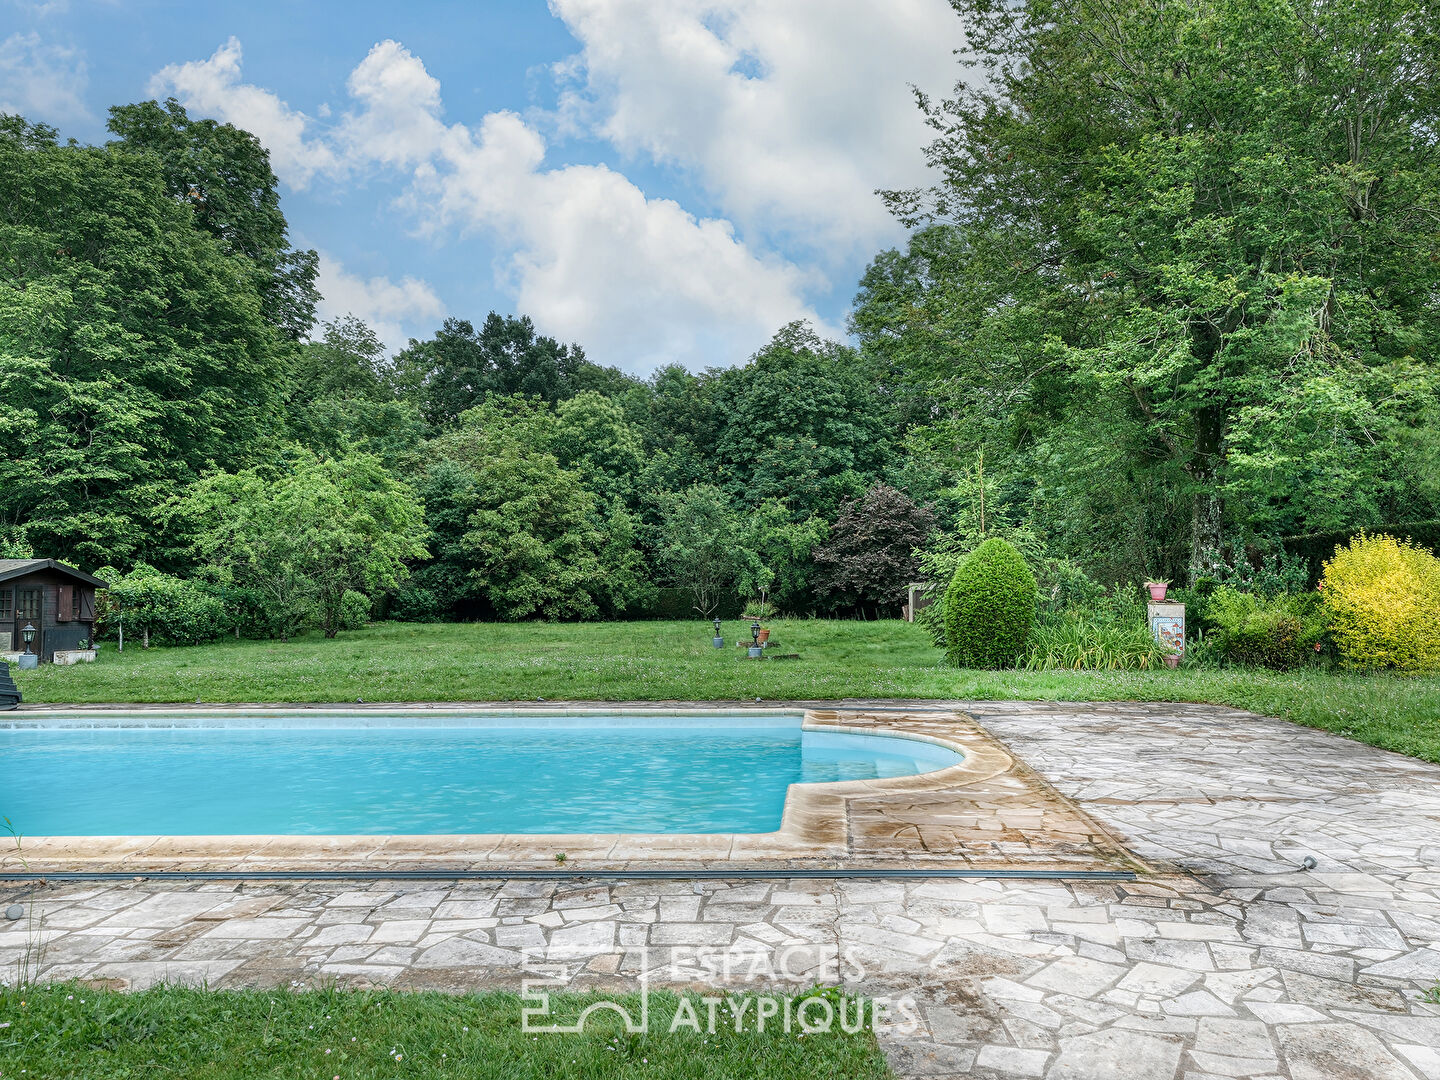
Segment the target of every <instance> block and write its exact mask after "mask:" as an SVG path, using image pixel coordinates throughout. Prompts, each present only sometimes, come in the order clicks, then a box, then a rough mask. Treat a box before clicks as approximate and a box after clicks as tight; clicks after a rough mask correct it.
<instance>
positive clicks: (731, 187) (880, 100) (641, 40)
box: [550, 0, 963, 259]
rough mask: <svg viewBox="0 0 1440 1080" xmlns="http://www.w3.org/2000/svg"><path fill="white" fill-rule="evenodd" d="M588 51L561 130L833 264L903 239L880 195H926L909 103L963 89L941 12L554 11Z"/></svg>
mask: <svg viewBox="0 0 1440 1080" xmlns="http://www.w3.org/2000/svg"><path fill="white" fill-rule="evenodd" d="M550 8H551V10H552V11H553V12H554V13H555V14H556V15H557V16H559V17H560V18H561V19H563V20H564V21H565V24H566V26H567V27H568V28H569V29H570V32H571V33H572V34H573V35H574V36H575V37H576V39H577V40H579V42H580V44H581V51H580V53H579V54H578V55H577V56H576V57H572V58H569V59H567V60H566V61H565V62H564V63H562V64H560V65H557V66H556V74H557V78H559V79H560V80H561V82H562V85H563V86H564V87H565V93H564V94H563V95H562V107H561V113H562V124H561V129H562V130H567V131H568V130H576V129H582V130H583V129H587V128H588V129H594V130H598V132H599V133H601V134H603V135H604V136H605V137H607V138H608V139H610V140H611V141H612V142H613V143H614V144H615V145H616V146H617V147H618V148H620V149H621V150H622V151H625V152H627V153H630V154H635V155H644V156H647V157H649V158H651V159H653V160H655V161H658V162H663V163H667V164H672V165H678V166H680V167H682V168H685V169H688V170H690V171H691V172H692V173H693V175H695V176H696V177H697V178H698V179H699V180H700V181H701V183H703V185H704V186H705V188H706V189H707V190H708V191H709V193H710V194H711V195H712V197H714V198H715V199H716V200H717V202H718V204H719V205H720V206H721V207H722V208H723V209H724V212H725V213H726V214H727V215H728V216H729V217H731V218H732V219H733V220H735V221H736V222H737V223H738V224H740V225H741V226H742V227H743V228H745V229H746V230H747V232H748V231H750V230H756V229H759V230H765V231H769V232H773V233H779V234H786V235H787V236H789V237H790V238H792V239H795V240H799V241H801V242H803V243H806V244H807V245H809V246H812V247H814V248H815V249H816V250H817V252H819V253H821V254H828V255H830V256H832V257H834V258H836V259H843V258H846V257H850V258H853V257H855V256H856V255H859V256H861V257H864V256H866V255H868V254H870V253H871V252H873V251H874V249H875V248H876V247H877V246H879V245H881V244H883V243H889V242H893V241H894V239H895V238H896V236H897V235H898V233H899V230H898V228H897V226H896V225H895V223H894V221H893V220H892V219H891V218H890V216H889V215H888V214H887V213H886V211H885V208H884V206H883V205H882V204H881V202H880V200H879V199H878V198H877V197H876V195H875V194H874V192H875V190H876V189H877V188H895V187H907V186H912V185H916V184H921V183H924V182H926V176H925V164H924V160H923V157H922V154H921V147H922V146H923V145H924V144H925V143H927V142H928V141H929V138H930V137H931V136H932V135H933V132H930V131H929V130H928V129H927V128H926V127H925V126H924V123H923V120H922V118H921V116H920V113H919V110H918V109H917V108H916V106H915V101H914V98H913V95H912V92H911V89H910V86H911V84H913V85H916V86H919V87H921V88H922V89H926V90H930V91H935V92H945V91H948V90H949V89H950V88H951V87H952V86H953V84H954V81H955V77H956V64H955V58H954V55H953V50H955V49H957V48H959V47H960V46H961V45H962V44H963V35H962V28H961V23H960V21H959V19H957V18H956V16H955V13H954V11H953V10H952V9H951V7H950V5H949V4H948V3H947V2H946V0H885V2H884V3H876V2H875V0H785V2H783V3H776V2H775V0H550Z"/></svg>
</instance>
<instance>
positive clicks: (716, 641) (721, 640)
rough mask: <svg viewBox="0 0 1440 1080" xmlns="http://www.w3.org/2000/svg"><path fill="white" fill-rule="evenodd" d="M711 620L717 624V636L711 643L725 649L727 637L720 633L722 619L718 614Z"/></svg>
mask: <svg viewBox="0 0 1440 1080" xmlns="http://www.w3.org/2000/svg"><path fill="white" fill-rule="evenodd" d="M711 621H712V622H713V623H714V624H715V637H714V638H713V639H712V640H711V642H710V644H712V645H714V646H715V648H717V649H723V648H724V647H725V638H724V637H722V636H721V634H720V619H719V617H718V616H717V617H716V618H714V619H712V620H711Z"/></svg>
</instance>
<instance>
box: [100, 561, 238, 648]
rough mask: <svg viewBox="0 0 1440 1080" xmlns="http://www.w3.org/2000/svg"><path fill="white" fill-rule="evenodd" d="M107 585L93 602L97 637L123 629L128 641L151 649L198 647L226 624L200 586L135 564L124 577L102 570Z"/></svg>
mask: <svg viewBox="0 0 1440 1080" xmlns="http://www.w3.org/2000/svg"><path fill="white" fill-rule="evenodd" d="M100 576H101V577H102V578H104V579H105V580H106V581H108V582H110V587H109V588H108V589H105V590H103V591H102V592H100V594H99V596H98V597H97V600H96V608H97V610H96V627H95V632H96V635H97V636H105V637H114V636H115V635H116V634H117V632H118V629H117V628H118V626H119V625H121V624H122V623H123V625H124V627H125V630H126V632H127V634H128V635H129V636H130V638H131V640H132V641H133V640H135V639H136V638H138V639H139V640H140V642H141V644H142V646H143V647H145V648H149V647H150V646H151V645H152V644H163V645H203V644H205V643H206V642H210V641H214V640H215V639H216V638H218V637H219V636H220V635H221V634H222V633H224V632H225V629H226V628H227V626H228V625H229V624H230V621H231V620H230V619H229V618H228V616H227V614H226V611H225V605H224V603H223V602H222V601H221V600H220V598H219V597H217V596H215V595H213V594H212V593H211V592H210V591H209V590H208V589H207V588H206V587H205V586H203V585H201V584H199V583H198V582H194V581H187V580H185V579H184V578H178V577H172V576H171V575H170V574H165V573H161V572H160V571H159V570H156V569H155V568H154V567H152V566H147V565H146V564H144V563H140V564H139V565H137V566H136V567H135V569H134V570H132V571H131V572H130V573H128V574H121V573H119V572H118V571H116V570H113V569H110V568H108V567H107V568H106V569H104V570H101V571H100Z"/></svg>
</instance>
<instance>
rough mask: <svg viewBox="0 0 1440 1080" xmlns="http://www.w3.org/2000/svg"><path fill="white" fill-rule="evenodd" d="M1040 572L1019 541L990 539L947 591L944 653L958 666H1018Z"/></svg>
mask: <svg viewBox="0 0 1440 1080" xmlns="http://www.w3.org/2000/svg"><path fill="white" fill-rule="evenodd" d="M1037 599H1038V593H1037V591H1036V588H1035V575H1034V573H1033V572H1032V571H1031V570H1030V567H1029V566H1027V565H1026V564H1025V559H1024V557H1023V556H1021V554H1020V553H1019V552H1018V551H1016V550H1015V547H1014V545H1012V544H1010V543H1009V542H1008V541H1005V540H1001V539H1000V538H998V537H992V538H991V539H989V540H986V541H985V542H984V543H983V544H981V545H980V546H979V547H978V548H976V549H975V550H974V551H973V552H971V553H970V554H969V555H968V556H967V557H966V558H965V560H964V561H963V562H961V563H960V565H959V566H958V567H956V569H955V576H954V577H952V578H951V579H950V585H949V587H948V588H947V589H946V590H945V601H944V603H945V654H946V657H947V658H948V659H949V661H950V662H951V663H952V664H955V665H956V666H958V667H977V668H999V667H1013V666H1014V664H1015V662H1016V659H1017V658H1018V657H1019V656H1020V655H1021V653H1022V652H1024V649H1025V645H1026V643H1027V642H1028V641H1029V640H1030V631H1031V629H1032V628H1033V627H1034V625H1035V604H1036V601H1037Z"/></svg>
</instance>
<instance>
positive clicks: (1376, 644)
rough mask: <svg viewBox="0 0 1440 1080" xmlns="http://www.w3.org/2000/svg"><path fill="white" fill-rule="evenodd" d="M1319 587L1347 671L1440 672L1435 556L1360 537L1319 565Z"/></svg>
mask: <svg viewBox="0 0 1440 1080" xmlns="http://www.w3.org/2000/svg"><path fill="white" fill-rule="evenodd" d="M1321 584H1322V586H1323V594H1324V598H1325V608H1326V611H1327V613H1328V614H1329V616H1330V621H1331V624H1332V627H1333V631H1334V635H1335V643H1336V646H1337V648H1338V650H1339V652H1340V657H1341V659H1342V661H1343V662H1344V663H1345V664H1346V665H1347V666H1349V667H1354V668H1398V669H1399V670H1401V671H1435V670H1437V669H1440V559H1437V558H1436V557H1435V556H1434V555H1432V554H1430V552H1428V551H1425V550H1423V549H1422V548H1418V547H1415V546H1414V545H1413V544H1408V543H1405V542H1404V541H1400V540H1396V539H1395V538H1394V537H1393V536H1384V535H1380V536H1360V537H1358V538H1357V539H1355V540H1354V541H1353V542H1351V543H1350V544H1348V545H1347V546H1345V547H1344V548H1341V549H1340V550H1338V551H1337V552H1336V553H1335V557H1334V558H1333V559H1331V560H1330V561H1329V562H1327V563H1326V564H1325V577H1324V580H1323V581H1322V582H1321Z"/></svg>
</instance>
